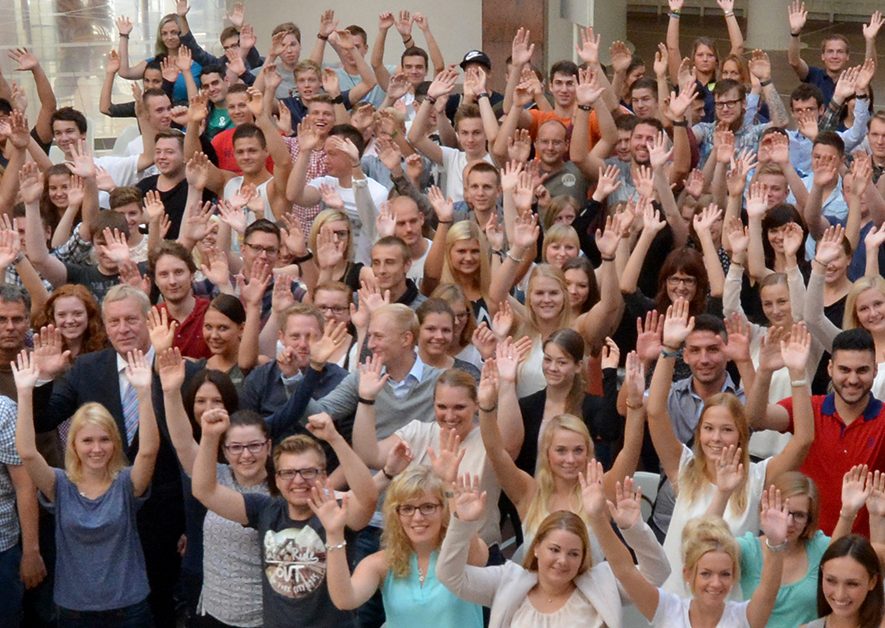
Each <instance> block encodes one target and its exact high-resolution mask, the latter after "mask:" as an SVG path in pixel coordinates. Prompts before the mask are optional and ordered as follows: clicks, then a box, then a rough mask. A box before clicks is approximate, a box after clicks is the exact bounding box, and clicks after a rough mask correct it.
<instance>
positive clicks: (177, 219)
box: [136, 174, 215, 240]
mask: <svg viewBox="0 0 885 628" xmlns="http://www.w3.org/2000/svg"><path fill="white" fill-rule="evenodd" d="M159 178H160V175H158V174H155V175H152V176H150V177H145V178H144V179H142V180H141V181H139V182H138V183H137V184H136V186H137V187H138V189H139V190H141V193H142V195H145V194H147V192H148V190H157V180H158V179H159ZM157 191H158V192H160V200H162V201H163V206H164V207H165V208H166V213H167V214H169V221H170V222H171V223H172V226H171V227H169V233H167V234H166V238H167V239H168V240H174V239H176V238H177V237H178V232H179V231H180V230H181V219H182V218H183V217H184V210H185V207H187V179H182V180H181V181H179V182H178V185H176V186H175V187H173V188H172V189H171V190H167V191H165V192H163V191H161V190H157ZM214 198H215V197H214V196H213V195H212V193H211V192H209V191H208V190H203V200H204V201H211V200H213V199H214Z"/></svg>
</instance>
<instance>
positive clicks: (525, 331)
mask: <svg viewBox="0 0 885 628" xmlns="http://www.w3.org/2000/svg"><path fill="white" fill-rule="evenodd" d="M541 279H552V280H554V281H555V282H556V283H557V284H559V289H560V291H561V292H562V309H561V310H560V311H559V318H558V320H556V321H554V326H555V328H556V329H563V328H565V327H571V325H572V308H571V307H570V306H569V300H568V284H566V281H565V273H563V272H562V271H561V270H560V269H558V268H556V267H555V266H551V265H550V264H538V265H537V266H535V268H534V269H533V270H532V276H531V277H530V278H529V287H528V289H527V290H526V292H525V300H526V308H525V309H526V314H527V316H526V319H525V320H523V321H522V324H521V325H520V330H519V333H518V334H517V335H519V336H537V335H538V334H540V333H541V325H540V321H539V320H538V316H537V314H536V313H535V310H534V308H532V307H531V305H530V299H531V295H532V290H533V289H534V287H535V284H536V283H537V282H538V281H539V280H541ZM514 337H516V336H514Z"/></svg>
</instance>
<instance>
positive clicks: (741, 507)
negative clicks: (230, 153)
mask: <svg viewBox="0 0 885 628" xmlns="http://www.w3.org/2000/svg"><path fill="white" fill-rule="evenodd" d="M719 407H722V408H725V409H726V410H728V413H729V415H731V419H732V420H733V421H734V425H735V428H736V429H737V431H738V447H740V448H741V462H742V463H743V465H744V478H743V480H741V485H740V486H739V487H738V488H737V490H735V492H734V493H733V494H732V496H731V498H730V499H729V500H728V507H729V508H731V511H732V512H733V513H735V514H738V513H742V512H744V511H745V510H746V509H747V505H748V500H749V496H748V486H747V485H748V481H747V478H748V476H749V472H750V451H749V450H750V448H749V446H748V443H749V442H750V427H749V424H748V422H747V415H746V414H745V413H744V405H743V404H742V403H741V402H740V400H739V399H738V398H737V397H735V396H734V395H733V394H731V393H717V394H715V395H713V396H712V397H710V398H709V399H707V400H706V401H705V402H704V411H703V412H701V418H700V420H699V421H698V425H697V427H695V430H694V447H693V449H692V452H693V453H694V457H693V458H692V459H691V460H690V461H689V462H688V464H687V465H686V466H685V469H683V470H682V472H681V473H680V474H679V492H680V493H684V495H685V497H686V498H687V499H688V500H689V501H693V500H694V498H695V497H696V496H697V494H698V493H699V492H700V491H701V489H702V488H703V487H705V486H707V485H708V484H709V483H710V481H711V480H710V478H708V477H707V456H706V454H704V450H703V448H702V447H701V428H702V427H703V424H704V415H705V414H707V412H708V411H709V410H710V409H711V408H719Z"/></svg>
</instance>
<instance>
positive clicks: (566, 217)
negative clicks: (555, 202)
mask: <svg viewBox="0 0 885 628" xmlns="http://www.w3.org/2000/svg"><path fill="white" fill-rule="evenodd" d="M577 217H578V213H577V211H576V210H575V207H574V205H572V204H571V203H565V204H564V205H563V207H562V210H561V211H560V212H559V214H557V216H556V218H554V219H553V224H554V225H571V224H572V223H573V222H575V218H577Z"/></svg>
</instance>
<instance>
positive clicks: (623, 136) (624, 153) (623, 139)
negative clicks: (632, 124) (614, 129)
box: [615, 129, 633, 161]
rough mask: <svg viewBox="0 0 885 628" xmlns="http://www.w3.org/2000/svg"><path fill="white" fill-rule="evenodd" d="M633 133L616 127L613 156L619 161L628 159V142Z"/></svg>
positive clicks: (629, 153) (629, 154)
mask: <svg viewBox="0 0 885 628" xmlns="http://www.w3.org/2000/svg"><path fill="white" fill-rule="evenodd" d="M632 136H633V133H632V132H631V131H628V130H627V129H618V143H617V144H615V156H616V157H617V158H618V159H620V160H621V161H630V156H631V152H630V151H631V148H630V142H631V139H632Z"/></svg>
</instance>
